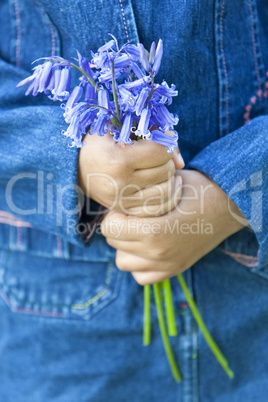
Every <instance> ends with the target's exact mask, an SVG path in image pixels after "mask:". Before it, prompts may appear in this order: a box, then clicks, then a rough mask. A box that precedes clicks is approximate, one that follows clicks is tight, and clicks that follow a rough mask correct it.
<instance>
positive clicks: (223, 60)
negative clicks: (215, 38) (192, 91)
mask: <svg viewBox="0 0 268 402" xmlns="http://www.w3.org/2000/svg"><path fill="white" fill-rule="evenodd" d="M224 7H225V3H224V0H223V2H222V8H221V15H220V50H221V55H222V65H223V71H224V77H225V96H226V99H225V112H226V132H227V134H228V133H229V77H228V72H227V68H226V60H225V54H224V48H223V15H224Z"/></svg>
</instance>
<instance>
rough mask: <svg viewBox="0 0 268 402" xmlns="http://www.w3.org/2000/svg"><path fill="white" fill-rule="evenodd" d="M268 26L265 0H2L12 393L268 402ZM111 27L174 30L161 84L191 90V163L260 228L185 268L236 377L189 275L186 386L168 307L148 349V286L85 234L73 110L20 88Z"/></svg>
mask: <svg viewBox="0 0 268 402" xmlns="http://www.w3.org/2000/svg"><path fill="white" fill-rule="evenodd" d="M267 21H268V5H267V2H266V1H265V0H247V1H244V2H241V1H239V0H232V1H231V0H214V1H211V0H209V1H208V2H201V1H200V0H193V1H191V2H179V1H174V0H172V1H169V2H168V1H166V0H160V1H158V2H153V1H148V0H141V1H138V0H133V1H130V0H118V1H113V2H112V1H109V0H108V1H105V2H104V1H98V2H90V1H87V2H84V1H82V0H78V1H76V2H73V1H71V0H65V1H64V2H63V1H61V0H54V1H52V0H40V1H38V0H9V1H8V0H2V1H1V3H0V22H1V23H0V38H1V40H0V81H1V86H0V108H1V111H0V295H1V298H0V323H1V333H0V356H1V359H0V400H1V401H2V400H3V401H7V402H13V401H15V400H16V401H19V402H28V401H30V402H32V401H33V402H39V401H40V402H47V401H52V402H69V401H70V402H71V401H72V402H73V401H79V402H80V401H82V402H83V401H85V402H86V401H94V402H104V401H105V402H106V401H108V400H109V401H116V402H121V401H122V402H124V401H126V400H130V401H133V402H136V401H137V402H138V401H139V402H140V401H142V402H147V401H157V402H158V401H162V400H164V401H167V402H174V401H178V402H181V401H182V402H197V401H200V402H212V401H213V402H230V401H231V402H241V401H243V402H252V400H255V401H258V402H265V401H266V399H267V397H266V395H267V392H268V380H267V371H268V349H267V333H268V313H267V311H268V310H267V303H268V292H267V289H268V251H267V250H268V247H267V241H268V237H267V216H268V214H267V208H268V201H267V159H268V158H267V154H268V152H267V148H268V145H267V144H268V142H267V134H268V101H267V100H268V76H267V71H268V24H267ZM108 33H112V34H114V35H115V36H117V38H118V39H119V41H120V43H124V42H126V40H130V41H133V42H134V43H137V42H138V41H139V40H140V41H142V42H143V43H144V44H145V46H147V47H148V46H149V44H150V42H151V41H152V40H157V39H158V38H159V37H161V38H162V39H163V40H164V60H163V64H162V67H161V70H160V73H159V76H158V79H159V80H161V79H162V78H166V79H167V80H168V82H170V83H171V82H173V83H174V84H176V86H177V87H178V89H179V97H178V98H177V99H176V100H175V102H174V104H173V105H172V108H173V111H176V113H178V114H179V115H180V124H179V133H180V142H179V145H180V149H181V152H182V154H183V157H184V159H185V161H186V162H187V167H189V168H192V169H198V170H200V171H202V172H203V173H205V174H206V175H208V176H209V177H211V178H212V179H213V180H214V181H215V182H216V183H217V184H218V185H219V186H220V187H221V188H222V189H223V190H224V191H225V192H226V193H227V194H228V195H229V196H230V197H231V198H232V200H233V201H234V202H235V204H236V205H237V206H238V207H239V209H240V210H241V211H242V212H243V214H244V216H245V217H246V218H247V219H248V221H249V222H250V226H251V228H252V229H244V230H242V231H240V232H239V233H236V234H235V235H233V236H231V237H230V238H228V239H226V240H225V241H224V242H223V243H222V244H221V245H220V246H219V247H218V248H216V249H215V250H213V251H212V252H211V253H209V254H208V255H207V256H205V257H204V258H202V260H200V261H199V262H198V263H197V264H195V266H194V267H192V268H191V269H189V270H188V271H187V272H186V273H185V274H184V275H185V279H186V281H187V284H188V286H189V288H190V289H191V291H192V293H193V294H194V296H195V299H196V302H197V305H198V307H199V309H200V312H201V314H202V316H203V318H204V321H205V322H206V324H207V326H208V328H209V330H210V332H211V333H212V335H213V336H214V338H215V340H216V341H217V343H218V344H219V346H220V347H221V349H222V350H223V352H224V354H225V355H226V356H227V357H228V360H229V363H230V366H231V367H232V369H233V370H234V372H235V379H234V380H232V381H230V380H229V379H228V378H227V377H226V375H225V374H224V373H223V372H222V370H221V368H220V366H219V365H218V364H217V363H216V361H215V359H214V358H213V356H212V355H211V352H210V351H209V349H208V347H207V346H206V344H205V343H204V340H203V338H202V336H201V335H200V333H199V331H198V330H197V328H196V324H195V322H194V320H193V318H192V316H191V314H190V311H189V307H188V305H187V304H186V303H185V298H184V296H183V294H182V292H181V290H180V288H179V286H178V283H177V281H176V279H175V278H174V279H172V287H173V293H174V304H175V312H176V319H177V324H178V330H179V336H178V337H176V338H174V339H172V346H173V349H174V352H175V355H176V359H177V361H178V365H179V367H180V369H181V372H182V375H183V381H182V383H181V384H179V385H178V384H175V383H174V381H173V379H172V377H171V374H170V371H169V367H168V364H167V361H166V357H165V355H164V351H163V347H162V341H161V337H160V334H159V330H158V323H157V316H156V311H155V309H154V308H153V311H152V326H153V328H152V330H153V340H152V344H151V345H150V346H149V347H148V348H144V347H143V346H142V329H143V322H142V313H143V306H142V301H143V296H142V295H143V289H142V287H140V286H139V285H138V284H137V283H136V282H135V280H134V279H133V277H132V276H131V274H129V273H123V272H121V271H118V269H117V268H116V266H115V262H114V256H115V252H114V250H112V249H111V248H110V247H109V246H108V245H107V244H106V242H105V239H104V238H103V237H102V236H100V235H99V234H95V235H94V236H93V238H92V239H91V241H90V242H89V244H84V243H83V240H82V237H81V235H80V234H79V233H78V232H77V230H76V225H77V223H78V221H79V207H78V194H77V192H76V191H71V189H70V188H69V187H68V186H69V185H70V184H73V183H75V184H76V183H77V162H78V151H77V150H76V149H71V148H68V146H67V143H68V141H67V140H66V138H65V137H63V136H62V135H61V134H60V133H61V130H62V129H64V128H65V124H64V122H63V119H62V111H61V109H60V108H59V106H58V104H52V103H51V101H48V100H47V98H46V97H45V96H43V95H40V96H38V97H36V98H33V97H28V98H26V97H24V91H25V89H24V88H20V89H16V87H15V86H16V84H17V83H18V82H19V81H20V80H21V79H23V78H25V77H26V76H27V75H29V72H30V69H31V68H32V66H31V62H32V61H33V60H34V59H37V58H39V57H42V56H49V55H51V54H61V55H62V56H63V57H66V58H69V57H74V56H75V49H76V48H77V49H79V51H80V52H81V53H82V54H83V55H85V56H87V55H88V54H89V50H90V49H97V48H98V47H99V46H100V45H101V44H103V43H104V42H105V41H108V39H109V37H108ZM14 177H15V179H16V180H15V181H14V182H13V186H11V185H10V183H12V182H10V180H11V179H12V178H13V179H14ZM8 185H9V187H7V186H8ZM7 188H9V189H10V191H11V193H12V194H13V195H15V196H14V197H13V198H12V199H13V201H14V204H12V203H11V202H10V199H9V198H8V197H7V196H6V195H7V193H6V191H7ZM40 188H41V189H44V195H43V196H40V194H41V193H42V194H43V192H42V191H40ZM8 200H9V201H8ZM59 205H60V206H61V208H57V207H58V206H59ZM26 210H28V211H26ZM178 241H179V239H178ZM258 250H260V251H259V254H258Z"/></svg>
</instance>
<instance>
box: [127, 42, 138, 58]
mask: <svg viewBox="0 0 268 402" xmlns="http://www.w3.org/2000/svg"><path fill="white" fill-rule="evenodd" d="M123 49H124V51H125V52H126V53H127V54H128V55H129V57H130V59H132V60H134V61H137V60H139V58H140V51H139V48H138V46H137V45H133V44H132V43H127V44H126V45H125V46H124V47H123Z"/></svg>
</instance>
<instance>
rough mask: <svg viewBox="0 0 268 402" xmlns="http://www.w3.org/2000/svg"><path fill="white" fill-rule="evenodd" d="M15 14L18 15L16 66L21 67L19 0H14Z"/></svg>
mask: <svg viewBox="0 0 268 402" xmlns="http://www.w3.org/2000/svg"><path fill="white" fill-rule="evenodd" d="M14 8H15V16H16V31H17V38H16V67H20V45H21V19H20V9H19V0H14Z"/></svg>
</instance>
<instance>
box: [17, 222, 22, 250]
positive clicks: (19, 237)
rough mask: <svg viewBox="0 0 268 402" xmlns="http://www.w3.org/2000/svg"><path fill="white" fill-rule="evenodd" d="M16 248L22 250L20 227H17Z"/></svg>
mask: <svg viewBox="0 0 268 402" xmlns="http://www.w3.org/2000/svg"><path fill="white" fill-rule="evenodd" d="M17 248H18V250H21V249H22V229H21V227H20V226H17Z"/></svg>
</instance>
